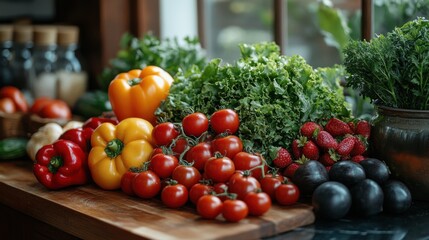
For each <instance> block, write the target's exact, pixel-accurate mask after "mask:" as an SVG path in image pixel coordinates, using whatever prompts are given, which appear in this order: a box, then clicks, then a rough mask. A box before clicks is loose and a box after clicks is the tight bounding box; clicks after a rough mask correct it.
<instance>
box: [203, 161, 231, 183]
mask: <svg viewBox="0 0 429 240" xmlns="http://www.w3.org/2000/svg"><path fill="white" fill-rule="evenodd" d="M234 172H235V166H234V162H232V160H231V159H230V158H228V157H216V156H215V157H212V158H210V159H209V160H208V161H207V162H206V165H205V166H204V174H205V175H206V177H207V178H208V179H211V180H212V181H213V182H214V183H219V182H227V181H228V180H229V178H230V177H231V176H232V175H233V174H234Z"/></svg>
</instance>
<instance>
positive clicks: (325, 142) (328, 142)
mask: <svg viewBox="0 0 429 240" xmlns="http://www.w3.org/2000/svg"><path fill="white" fill-rule="evenodd" d="M316 144H317V146H319V147H321V148H324V149H329V148H333V149H336V148H337V147H338V142H337V140H335V138H334V137H333V136H332V135H331V134H330V133H329V132H327V131H324V130H322V131H320V132H319V133H317V137H316Z"/></svg>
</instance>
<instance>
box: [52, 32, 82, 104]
mask: <svg viewBox="0 0 429 240" xmlns="http://www.w3.org/2000/svg"><path fill="white" fill-rule="evenodd" d="M57 30H58V33H57V43H58V49H57V77H58V83H57V85H58V86H57V94H58V95H57V97H58V98H59V99H61V100H63V101H65V102H66V103H67V104H68V105H69V106H70V107H73V106H74V104H75V103H76V101H77V100H78V98H79V97H80V96H82V95H83V94H84V93H85V91H86V88H87V78H88V77H87V73H86V72H85V71H84V70H83V68H82V64H81V61H80V59H79V58H78V54H77V49H78V39H79V28H78V27H77V26H57Z"/></svg>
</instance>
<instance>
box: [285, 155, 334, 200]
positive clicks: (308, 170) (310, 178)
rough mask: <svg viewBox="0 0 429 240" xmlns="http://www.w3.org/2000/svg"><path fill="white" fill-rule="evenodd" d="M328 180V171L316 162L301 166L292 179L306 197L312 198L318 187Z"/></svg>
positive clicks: (312, 161)
mask: <svg viewBox="0 0 429 240" xmlns="http://www.w3.org/2000/svg"><path fill="white" fill-rule="evenodd" d="M328 180H329V176H328V171H327V170H326V168H325V166H323V164H321V163H320V162H319V161H315V160H310V161H308V162H306V163H304V164H302V165H301V166H299V168H298V169H297V170H296V172H295V174H294V175H293V179H292V181H293V182H294V183H295V184H296V185H297V186H298V188H299V190H300V191H301V193H302V195H304V196H311V194H313V192H314V190H315V189H316V187H318V186H319V185H320V184H322V183H324V182H327V181H328Z"/></svg>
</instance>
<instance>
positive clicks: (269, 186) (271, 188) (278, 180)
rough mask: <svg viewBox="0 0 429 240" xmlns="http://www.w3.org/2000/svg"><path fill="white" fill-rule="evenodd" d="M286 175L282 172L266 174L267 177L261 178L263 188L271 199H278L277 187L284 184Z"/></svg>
mask: <svg viewBox="0 0 429 240" xmlns="http://www.w3.org/2000/svg"><path fill="white" fill-rule="evenodd" d="M284 180H285V179H284V177H283V176H282V175H280V174H275V175H273V174H266V175H265V177H263V178H262V179H260V180H259V183H260V184H261V190H262V191H263V192H265V193H267V194H268V196H270V198H271V200H273V201H274V200H275V199H276V189H277V187H278V186H280V185H282V182H283V181H284Z"/></svg>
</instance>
